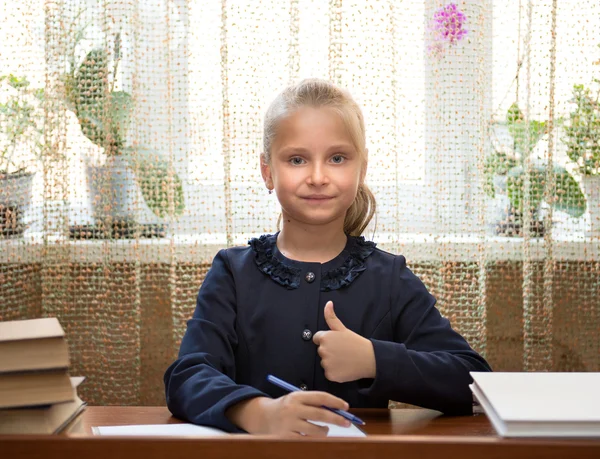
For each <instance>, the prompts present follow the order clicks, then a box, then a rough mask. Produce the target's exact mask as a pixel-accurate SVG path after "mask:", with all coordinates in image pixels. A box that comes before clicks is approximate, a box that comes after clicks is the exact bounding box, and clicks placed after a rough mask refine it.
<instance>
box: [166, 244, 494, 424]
mask: <svg viewBox="0 0 600 459" xmlns="http://www.w3.org/2000/svg"><path fill="white" fill-rule="evenodd" d="M276 238H277V235H268V236H262V237H261V238H259V239H253V240H251V241H250V245H249V246H248V247H236V248H230V249H227V250H221V251H220V252H219V253H218V254H217V256H216V257H215V259H214V261H213V264H212V267H211V269H210V270H209V272H208V274H207V275H206V278H205V280H204V283H203V284H202V287H201V288H200V292H199V294H198V300H197V306H196V311H195V312H194V316H193V317H192V319H191V320H190V321H189V322H188V326H187V331H186V333H185V336H184V337H183V341H182V342H181V349H180V352H179V358H178V359H177V360H176V361H175V362H174V363H173V364H172V365H171V366H170V367H169V368H168V369H167V371H166V373H165V376H164V381H165V389H166V397H167V405H168V407H169V409H170V410H171V412H172V413H173V415H175V416H177V417H179V418H181V419H184V420H187V421H189V422H193V423H197V424H203V425H208V426H214V427H218V428H221V429H223V430H226V431H231V432H236V431H239V429H237V428H236V427H235V426H234V425H233V424H232V423H230V422H229V421H228V420H227V418H226V417H225V410H226V409H227V408H228V407H230V406H231V405H233V404H235V403H238V402H240V401H242V400H245V399H248V398H251V397H256V396H269V397H279V396H281V395H284V393H285V392H284V391H282V390H281V389H279V388H277V387H275V386H273V385H271V384H270V383H268V382H267V381H266V379H265V378H266V376H267V374H269V373H272V374H274V375H275V376H277V377H279V378H281V379H283V380H285V381H288V382H290V383H291V384H294V385H296V386H301V387H303V388H307V389H309V390H321V391H326V392H329V393H331V394H333V395H336V396H338V397H340V398H342V399H344V400H346V401H347V402H348V403H349V404H350V407H353V408H366V407H370V408H377V407H381V408H384V407H387V405H388V400H395V401H398V402H404V403H410V404H413V405H419V406H423V407H426V408H433V409H436V410H439V411H442V412H444V413H446V414H467V413H471V409H472V396H471V392H470V390H469V387H468V385H469V384H470V383H471V377H470V376H469V371H491V370H490V367H489V366H488V364H487V363H486V361H485V360H484V359H483V358H482V357H481V356H480V355H479V354H477V352H475V351H474V350H473V349H471V347H470V346H469V345H468V344H467V342H466V341H465V340H464V338H463V337H462V336H460V335H459V334H458V333H456V332H455V331H454V330H452V328H451V327H450V323H449V322H448V320H446V319H445V318H443V317H442V316H441V315H440V313H439V312H438V310H437V309H436V307H435V299H434V298H433V296H431V295H430V294H429V293H428V292H427V289H426V288H425V286H424V285H423V283H422V282H421V281H420V280H419V279H418V278H417V277H416V276H415V275H414V274H413V273H412V272H411V271H410V270H409V269H408V268H407V267H406V260H405V258H404V257H403V256H395V255H392V254H389V253H387V252H384V251H382V250H379V249H377V248H375V244H374V243H372V242H369V241H365V240H364V239H363V238H362V237H360V238H356V237H349V238H348V242H347V244H346V248H345V249H344V251H343V252H342V253H341V254H340V255H339V256H338V257H336V258H335V259H333V260H331V261H329V262H327V263H324V264H321V263H304V262H296V261H292V260H290V259H288V258H286V257H285V256H283V255H282V254H281V252H279V250H278V249H277V246H276ZM329 300H331V301H333V304H334V307H335V313H336V315H337V316H338V317H339V319H340V320H341V321H342V323H343V324H344V325H345V326H346V327H348V328H349V329H351V330H353V331H354V332H356V333H358V334H360V335H362V336H364V337H367V338H369V339H370V340H371V342H372V343H373V348H374V351H375V361H376V366H377V373H376V377H375V379H362V380H358V381H353V382H347V383H342V384H340V383H335V382H331V381H328V380H327V379H326V378H325V375H324V372H323V368H322V367H321V365H320V358H319V355H318V353H317V347H316V346H315V344H314V343H313V342H312V335H313V334H314V333H315V332H316V331H318V330H327V329H328V328H327V325H326V323H325V319H324V316H323V309H324V307H325V303H326V302H327V301H329Z"/></svg>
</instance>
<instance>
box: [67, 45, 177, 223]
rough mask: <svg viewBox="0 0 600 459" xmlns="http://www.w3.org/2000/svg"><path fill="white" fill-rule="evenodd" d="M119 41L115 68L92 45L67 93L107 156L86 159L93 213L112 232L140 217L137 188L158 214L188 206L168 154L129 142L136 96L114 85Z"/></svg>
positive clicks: (71, 74) (71, 75)
mask: <svg viewBox="0 0 600 459" xmlns="http://www.w3.org/2000/svg"><path fill="white" fill-rule="evenodd" d="M119 47H120V44H119V35H117V38H116V40H115V52H114V63H113V66H112V69H111V68H110V66H109V56H108V53H107V52H106V50H105V49H93V50H91V51H90V52H89V53H88V54H87V55H86V57H85V58H84V60H83V62H81V64H80V65H79V67H78V68H76V69H75V68H74V67H73V69H72V70H71V71H70V72H69V73H68V74H67V75H65V90H66V97H67V100H68V102H69V105H70V107H71V109H72V110H73V111H74V113H75V115H76V116H77V119H78V120H79V124H80V126H81V130H82V133H83V134H84V135H85V136H86V137H87V138H88V139H89V140H90V141H91V142H93V143H94V144H95V145H97V146H99V147H101V148H103V149H104V154H105V156H106V162H105V163H104V164H103V165H88V166H87V170H88V174H87V175H88V185H89V188H90V195H91V200H92V209H93V214H94V218H95V220H96V223H97V224H99V225H101V226H102V227H103V228H104V230H105V231H109V232H110V229H111V228H114V227H117V226H120V227H126V228H130V227H131V226H132V224H136V223H138V222H136V221H135V219H136V213H135V205H134V200H135V199H136V198H135V197H136V195H137V193H138V190H139V191H140V192H141V196H142V197H143V200H144V202H145V204H146V205H147V207H148V208H149V209H150V211H151V212H152V213H153V214H154V215H155V216H156V217H158V218H160V219H163V218H165V217H167V216H179V215H181V214H182V213H183V210H184V207H185V204H184V199H183V187H182V183H181V180H180V178H179V177H178V176H177V174H176V173H175V172H174V171H173V170H172V169H171V168H170V165H169V161H168V159H167V158H165V157H164V155H162V154H160V153H159V152H157V151H154V150H152V149H151V148H149V147H148V146H135V147H134V146H132V145H130V144H128V143H127V131H128V128H129V126H130V124H131V114H132V109H133V100H132V97H131V95H130V94H129V93H127V92H125V91H117V90H115V89H114V86H115V79H116V75H117V66H118V64H119V59H120V54H119ZM111 70H112V71H111Z"/></svg>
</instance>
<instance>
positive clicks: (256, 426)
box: [226, 391, 350, 437]
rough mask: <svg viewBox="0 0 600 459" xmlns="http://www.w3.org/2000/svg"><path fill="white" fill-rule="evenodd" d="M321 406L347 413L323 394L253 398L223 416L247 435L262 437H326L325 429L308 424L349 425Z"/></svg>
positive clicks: (342, 403)
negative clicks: (263, 435)
mask: <svg viewBox="0 0 600 459" xmlns="http://www.w3.org/2000/svg"><path fill="white" fill-rule="evenodd" d="M323 406H328V407H330V408H338V409H340V410H347V409H348V404H347V403H346V402H345V401H344V400H342V399H340V398H337V397H335V396H333V395H331V394H328V393H326V392H318V391H307V392H300V391H299V392H292V393H290V394H287V395H284V396H283V397H279V398H276V399H271V398H266V397H256V398H253V399H250V400H245V401H243V402H240V403H238V404H236V405H234V406H232V407H231V408H229V410H228V411H227V412H226V415H227V417H228V418H229V419H230V420H231V421H232V422H233V423H234V424H236V425H237V426H239V427H241V428H242V429H244V430H246V431H247V432H248V433H254V434H265V435H283V436H298V435H302V436H310V437H326V436H327V432H328V430H329V429H328V428H327V427H325V426H318V425H316V424H313V423H311V422H308V420H311V421H321V422H327V423H329V424H336V425H338V426H341V427H349V426H350V421H348V420H347V419H345V418H343V417H342V416H340V415H338V414H335V413H333V412H331V411H329V410H326V409H325V408H323Z"/></svg>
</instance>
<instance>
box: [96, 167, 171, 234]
mask: <svg viewBox="0 0 600 459" xmlns="http://www.w3.org/2000/svg"><path fill="white" fill-rule="evenodd" d="M86 175H87V183H88V189H89V196H90V202H91V208H92V215H93V217H94V220H95V221H96V224H99V225H102V226H105V227H106V228H108V227H113V226H115V225H123V226H127V227H130V226H131V225H132V224H156V223H162V220H161V219H160V218H159V217H157V216H155V215H154V214H153V213H152V211H151V210H150V209H149V208H148V206H147V205H146V202H145V201H144V198H143V197H142V194H141V192H140V189H139V187H138V185H137V182H136V177H135V174H134V172H133V170H132V169H131V167H129V165H128V163H127V161H126V159H125V158H123V157H122V156H111V157H109V158H108V159H107V160H106V163H105V164H103V165H99V166H97V165H92V164H86Z"/></svg>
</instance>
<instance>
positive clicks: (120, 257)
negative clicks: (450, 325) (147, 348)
mask: <svg viewBox="0 0 600 459" xmlns="http://www.w3.org/2000/svg"><path fill="white" fill-rule="evenodd" d="M254 236H255V235H243V234H240V235H237V236H236V237H235V238H234V244H236V245H245V243H246V241H248V239H250V238H251V237H254ZM375 240H376V242H377V246H378V247H379V248H381V249H382V250H386V251H389V252H392V253H399V254H402V255H404V256H405V257H406V258H407V260H408V262H409V263H417V262H418V263H426V262H436V261H460V262H478V261H486V262H487V261H509V260H523V258H524V256H523V254H524V251H525V249H526V247H525V244H524V240H523V238H515V237H500V236H477V235H469V234H454V235H437V236H434V235H428V234H402V235H400V236H399V237H398V236H396V235H392V234H389V235H385V234H379V233H378V234H376V235H375ZM225 246H226V237H225V234H222V233H218V234H202V235H176V236H173V237H166V238H160V239H157V238H155V239H139V240H135V239H119V240H116V239H113V240H89V241H73V240H67V239H64V238H60V237H49V238H48V240H47V241H44V238H43V234H42V233H28V234H26V235H25V236H24V237H23V238H20V239H8V240H3V241H0V260H2V261H1V262H0V263H17V264H24V263H37V262H39V261H40V260H41V259H42V257H44V258H45V259H46V260H48V261H50V262H52V260H56V262H69V263H99V262H104V261H107V262H133V261H139V262H141V263H202V262H210V261H211V260H212V258H213V257H214V256H215V254H216V253H217V251H218V250H219V249H221V248H224V247H225ZM528 249H529V257H527V258H528V259H530V260H534V261H536V260H544V259H545V258H546V257H547V256H548V253H547V252H548V249H547V247H546V243H545V241H544V239H543V238H540V239H530V241H529V244H528ZM551 251H552V252H551V253H552V256H553V258H554V259H555V260H557V261H571V260H572V261H586V260H589V261H591V260H599V259H600V239H598V238H594V239H590V238H586V237H584V236H583V235H582V234H581V235H569V236H568V237H566V236H564V237H556V238H554V239H553V241H552V245H551Z"/></svg>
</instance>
